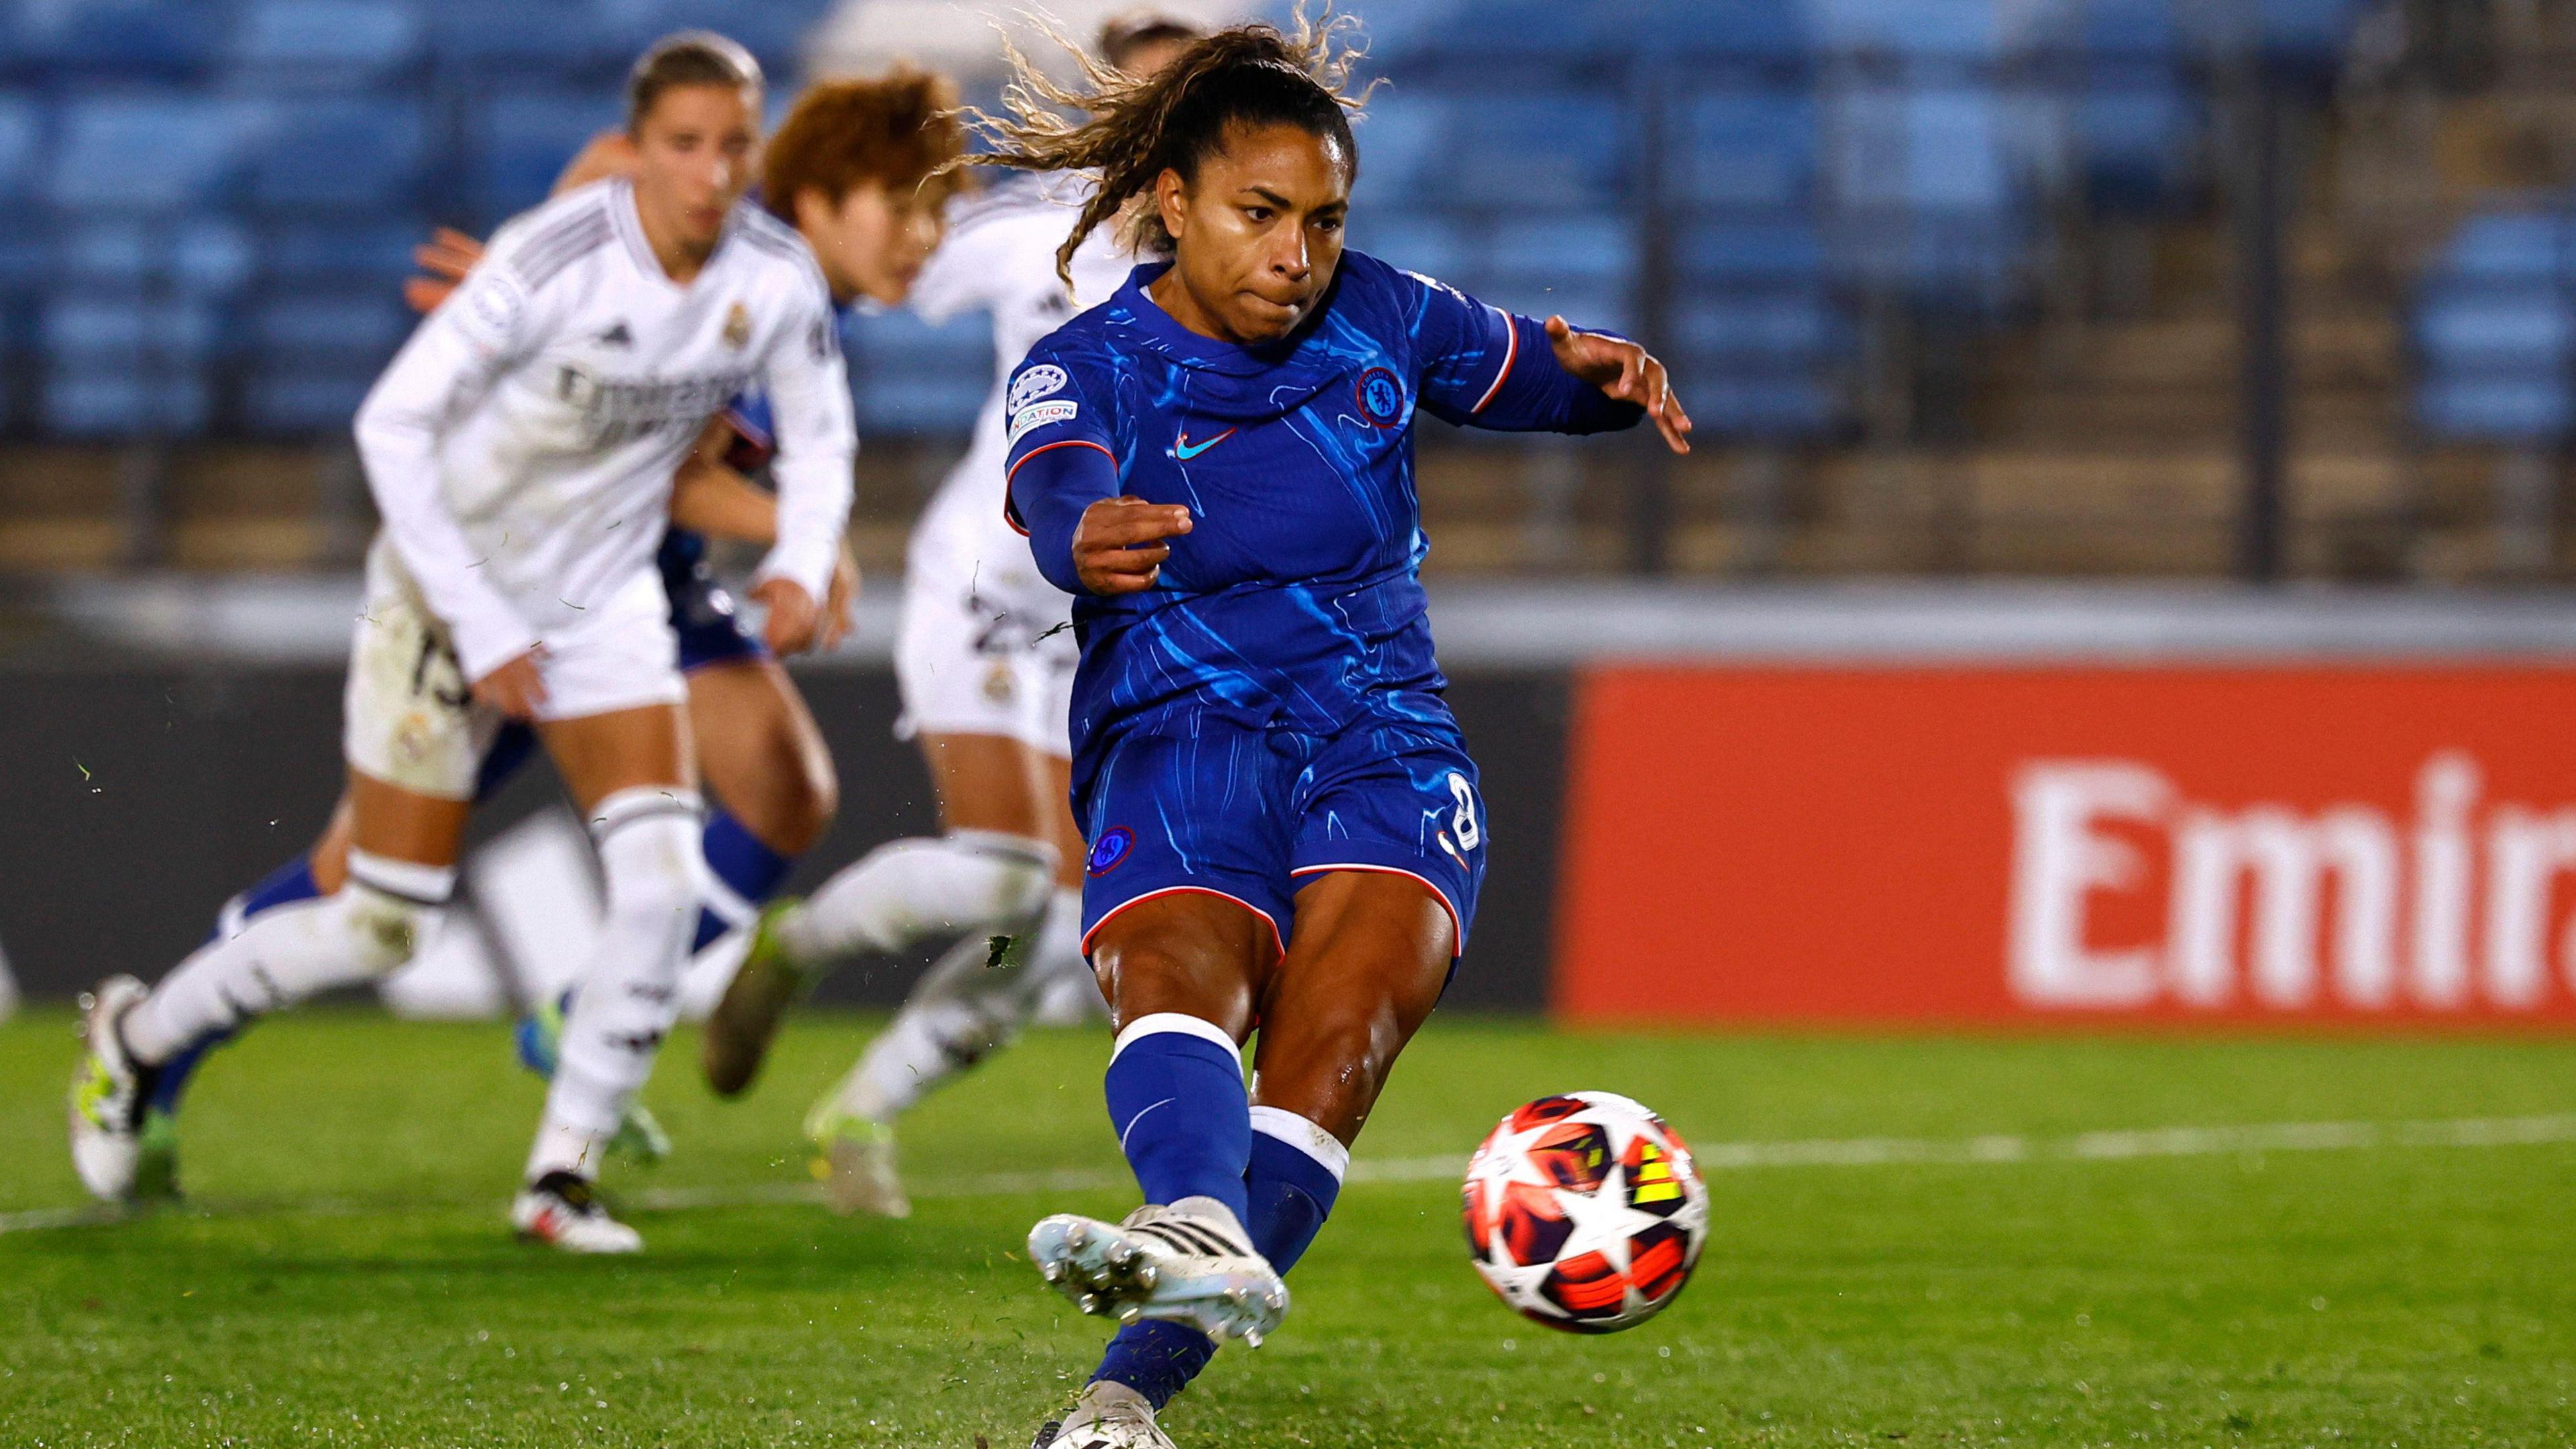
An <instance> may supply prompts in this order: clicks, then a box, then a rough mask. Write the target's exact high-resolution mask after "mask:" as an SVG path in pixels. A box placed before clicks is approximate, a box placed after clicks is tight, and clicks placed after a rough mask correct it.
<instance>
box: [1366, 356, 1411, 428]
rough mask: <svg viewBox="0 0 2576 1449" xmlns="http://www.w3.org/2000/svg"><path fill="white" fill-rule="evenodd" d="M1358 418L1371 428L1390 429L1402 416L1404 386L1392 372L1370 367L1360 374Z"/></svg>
mask: <svg viewBox="0 0 2576 1449" xmlns="http://www.w3.org/2000/svg"><path fill="white" fill-rule="evenodd" d="M1359 402H1360V417H1361V418H1363V419H1364V420H1366V421H1367V423H1368V425H1369V426H1370V427H1373V428H1391V427H1394V426H1395V425H1396V422H1397V421H1398V420H1399V419H1401V418H1402V417H1403V416H1404V384H1403V383H1400V382H1398V381H1396V379H1395V374H1394V372H1392V371H1390V370H1389V369H1387V368H1383V367H1372V368H1370V369H1369V370H1368V371H1366V372H1363V373H1361V374H1360V387H1359Z"/></svg>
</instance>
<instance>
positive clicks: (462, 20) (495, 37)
mask: <svg viewBox="0 0 2576 1449" xmlns="http://www.w3.org/2000/svg"><path fill="white" fill-rule="evenodd" d="M428 42H429V51H430V56H431V58H432V60H433V62H434V63H435V64H436V66H437V67H438V68H439V70H440V71H441V72H443V73H444V74H445V75H447V76H448V77H449V78H451V79H453V80H457V81H479V80H482V79H485V78H486V77H487V76H488V75H489V73H490V72H491V71H493V70H494V69H496V68H497V69H501V70H505V71H509V72H511V73H513V74H519V73H528V74H549V75H565V74H581V73H589V72H596V71H600V70H603V69H609V68H614V67H618V66H622V65H624V64H625V63H627V62H629V61H631V60H633V59H634V52H632V51H631V50H626V49H624V48H623V39H622V37H620V36H619V35H617V34H616V33H614V32H613V31H612V30H611V28H610V27H609V26H608V25H607V24H606V23H605V22H604V21H603V20H602V19H601V17H600V14H599V7H598V6H596V5H594V4H592V3H591V0H440V3H439V4H436V5H433V6H430V7H428Z"/></svg>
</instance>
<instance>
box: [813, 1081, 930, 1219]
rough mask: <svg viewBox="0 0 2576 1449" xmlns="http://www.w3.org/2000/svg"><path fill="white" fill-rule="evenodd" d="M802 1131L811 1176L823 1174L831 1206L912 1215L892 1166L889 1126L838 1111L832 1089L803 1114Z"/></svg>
mask: <svg viewBox="0 0 2576 1449" xmlns="http://www.w3.org/2000/svg"><path fill="white" fill-rule="evenodd" d="M805 1136H806V1139H807V1140H808V1141H810V1142H812V1143H813V1144H814V1175H815V1176H816V1177H818V1178H820V1179H822V1183H823V1202H824V1204H825V1205H826V1206H828V1207H830V1208H831V1209H832V1211H834V1212H836V1213H839V1214H841V1215H842V1216H843V1217H848V1216H850V1215H851V1214H853V1213H874V1214H876V1215H877V1216H878V1217H881V1218H908V1217H910V1216H912V1199H911V1198H909V1197H907V1196H905V1195H904V1191H903V1174H902V1173H900V1172H898V1171H897V1170H896V1169H895V1156H894V1128H893V1127H892V1126H891V1125H889V1124H887V1123H884V1122H878V1121H874V1120H872V1119H870V1118H866V1117H862V1116H859V1115H858V1114H857V1113H855V1112H849V1111H845V1110H843V1109H842V1107H841V1104H840V1096H839V1092H838V1091H837V1089H836V1090H835V1091H834V1092H833V1093H832V1094H830V1095H827V1096H825V1097H824V1098H823V1100H821V1101H819V1102H817V1103H815V1104H814V1110H813V1111H811V1112H808V1113H806V1114H805Z"/></svg>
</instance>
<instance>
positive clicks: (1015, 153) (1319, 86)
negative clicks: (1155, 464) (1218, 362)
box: [960, 6, 1374, 286]
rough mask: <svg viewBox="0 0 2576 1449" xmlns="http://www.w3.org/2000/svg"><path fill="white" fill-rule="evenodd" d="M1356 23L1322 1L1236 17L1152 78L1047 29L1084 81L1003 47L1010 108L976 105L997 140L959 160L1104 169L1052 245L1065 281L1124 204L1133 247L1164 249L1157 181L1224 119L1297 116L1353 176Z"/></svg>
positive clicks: (1288, 121)
mask: <svg viewBox="0 0 2576 1449" xmlns="http://www.w3.org/2000/svg"><path fill="white" fill-rule="evenodd" d="M1356 24H1357V22H1356V21H1353V20H1352V19H1351V18H1350V17H1348V16H1344V15H1337V14H1335V13H1333V11H1332V10H1330V9H1329V8H1327V9H1326V10H1325V11H1324V12H1323V14H1322V16H1321V17H1320V18H1318V19H1315V20H1312V21H1309V20H1308V19H1307V18H1306V16H1305V13H1304V8H1303V7H1302V6H1300V7H1299V10H1298V12H1297V14H1296V16H1295V17H1294V19H1293V20H1292V21H1291V22H1290V28H1289V29H1287V30H1285V31H1282V30H1280V29H1279V28H1278V27H1276V26H1272V25H1261V24H1256V25H1238V26H1235V27H1233V28H1231V29H1227V30H1219V31H1216V32H1214V33H1213V34H1210V35H1204V36H1201V37H1200V38H1198V39H1197V40H1194V41H1192V42H1191V43H1190V44H1189V46H1188V48H1187V49H1185V50H1183V51H1182V52H1181V53H1180V54H1179V56H1177V57H1175V58H1174V59H1173V61H1172V63H1171V64H1170V65H1168V66H1166V67H1164V68H1163V69H1162V70H1161V71H1160V72H1158V73H1157V74H1155V75H1152V76H1148V77H1137V76H1130V75H1127V74H1124V73H1122V72H1120V71H1118V70H1117V69H1115V68H1113V67H1112V66H1110V65H1109V64H1108V63H1107V62H1106V61H1104V60H1101V59H1099V58H1097V57H1094V56H1090V55H1086V54H1084V53H1083V52H1082V50H1081V49H1080V48H1079V47H1078V46H1075V45H1073V44H1071V43H1070V42H1067V41H1065V40H1064V38H1063V37H1062V36H1061V35H1054V32H1053V31H1050V32H1049V34H1050V35H1054V38H1055V39H1056V40H1057V42H1058V43H1059V44H1063V45H1064V46H1065V49H1067V50H1068V51H1071V52H1072V53H1073V55H1074V58H1075V60H1076V61H1077V62H1078V63H1079V64H1080V66H1081V68H1082V88H1081V89H1078V90H1072V89H1067V88H1065V87H1063V86H1060V85H1057V84H1056V83H1055V82H1054V81H1052V80H1050V79H1048V78H1047V77H1046V75H1045V74H1044V73H1042V72H1040V71H1039V70H1038V68H1037V67H1036V66H1035V65H1034V64H1032V63H1031V62H1030V60H1029V58H1028V57H1027V56H1026V55H1024V54H1022V53H1021V51H1020V50H1019V48H1018V47H1017V46H1009V47H1008V48H1009V51H1010V58H1011V68H1012V71H1013V72H1014V75H1015V79H1014V80H1013V81H1012V83H1011V85H1010V87H1009V89H1007V90H1005V91H1004V92H1003V93H1002V99H1003V103H1004V105H1005V107H1006V108H1007V109H1008V110H1009V111H1010V115H1009V116H1007V117H1001V116H993V115H988V114H986V113H984V112H981V111H977V112H972V113H971V118H972V119H973V121H974V123H975V125H976V127H977V129H978V130H979V131H981V132H982V134H983V135H984V137H985V139H986V140H988V141H989V142H991V144H992V147H993V149H992V150H991V151H989V152H985V153H983V154H979V155H974V156H969V157H966V158H964V160H963V161H962V162H961V163H960V164H963V165H975V166H1007V167H1011V168H1012V169H1014V170H1020V171H1041V172H1043V171H1089V172H1094V173H1096V174H1097V175H1098V176H1099V178H1100V187H1099V190H1098V191H1096V192H1094V193H1093V195H1092V198H1091V201H1090V204H1089V205H1087V206H1085V207H1083V209H1082V215H1081V217H1080V218H1079V219H1077V220H1076V221H1075V223H1074V227H1073V234H1072V235H1071V236H1069V237H1066V238H1065V242H1064V245H1063V246H1062V247H1060V248H1058V249H1057V250H1056V254H1055V260H1056V274H1057V275H1058V276H1060V277H1062V278H1064V279H1065V283H1066V285H1068V286H1070V285H1072V280H1073V254H1074V252H1075V250H1076V249H1078V248H1079V247H1080V246H1081V245H1082V243H1083V240H1084V239H1085V238H1087V237H1089V236H1090V235H1091V233H1092V232H1094V231H1095V230H1098V229H1099V227H1100V226H1101V224H1102V223H1104V222H1107V221H1109V220H1110V219H1111V218H1113V217H1118V216H1119V214H1120V213H1121V212H1124V213H1126V215H1125V217H1124V219H1123V221H1122V222H1121V224H1120V225H1121V232H1122V236H1121V239H1122V240H1123V241H1125V242H1126V244H1127V245H1128V247H1129V248H1130V249H1131V250H1134V251H1139V252H1152V253H1156V254H1160V255H1169V254H1170V253H1171V251H1172V234H1171V233H1170V232H1169V231H1167V230H1165V229H1164V226H1163V218H1162V214H1161V213H1160V212H1159V211H1158V210H1157V209H1156V208H1155V206H1154V181H1155V179H1156V178H1157V177H1159V176H1161V175H1162V174H1163V173H1164V172H1165V171H1167V170H1169V171H1177V172H1179V173H1180V174H1181V176H1182V178H1183V179H1184V180H1188V179H1192V178H1195V177H1196V176H1197V174H1198V168H1199V163H1200V162H1201V161H1202V160H1204V159H1206V158H1207V157H1208V156H1210V155H1213V154H1214V153H1215V152H1216V151H1217V150H1218V149H1220V148H1221V147H1223V146H1224V144H1225V138H1226V130H1227V128H1228V127H1230V126H1235V125H1251V126H1263V125H1290V126H1296V127H1299V128H1301V129H1303V130H1305V131H1308V132H1310V133H1312V134H1314V135H1316V136H1320V137H1323V138H1325V139H1327V140H1329V141H1332V142H1333V143H1334V144H1335V145H1336V146H1338V147H1339V148H1340V150H1341V154H1342V157H1343V161H1344V164H1345V165H1346V166H1347V167H1348V168H1349V171H1350V173H1351V175H1352V176H1353V177H1354V178H1356V177H1357V175H1358V173H1359V151H1358V148H1357V147H1355V146H1354V145H1353V144H1352V141H1351V120H1350V118H1351V117H1352V116H1353V115H1355V114H1357V113H1358V112H1359V110H1360V108H1361V107H1362V106H1363V105H1364V104H1365V103H1366V102H1367V99H1368V93H1367V91H1366V90H1363V91H1359V92H1356V93H1355V92H1353V91H1352V89H1351V83H1350V81H1351V67H1352V65H1353V64H1354V63H1355V62H1357V61H1358V60H1359V59H1360V58H1361V57H1362V56H1363V55H1364V54H1365V53H1366V52H1365V51H1364V50H1362V49H1360V48H1359V47H1357V46H1356V45H1353V44H1351V43H1350V42H1349V39H1348V37H1349V32H1350V31H1351V30H1352V29H1353V28H1354V27H1355V26H1356ZM1006 44H1007V42H1006ZM1371 89H1374V87H1371ZM1068 111H1070V112H1076V113H1079V114H1080V115H1082V116H1083V117H1084V119H1081V120H1075V119H1072V118H1071V117H1069V116H1068V115H1066V114H1065V113H1066V112H1068Z"/></svg>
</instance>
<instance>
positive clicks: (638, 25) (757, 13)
mask: <svg viewBox="0 0 2576 1449" xmlns="http://www.w3.org/2000/svg"><path fill="white" fill-rule="evenodd" d="M828 8H829V7H828V5H826V4H824V3H819V0H792V3H791V0H604V3H602V4H601V6H600V17H601V27H602V28H601V35H600V43H602V44H605V45H608V46H611V47H614V48H616V49H617V50H619V51H620V52H622V53H624V54H625V55H627V56H629V57H632V56H634V55H636V54H638V53H640V52H642V51H643V49H644V48H645V47H646V46H648V45H651V44H652V43H653V42H654V41H656V40H659V39H660V38H662V37H663V36H665V35H668V34H670V33H671V32H673V31H675V30H713V31H718V32H720V33H722V34H725V35H728V36H731V37H733V39H735V40H737V41H739V42H741V43H742V44H743V46H744V47H746V48H747V49H749V50H750V51H751V53H752V54H753V55H756V56H758V57H759V58H760V62H761V64H762V66H763V67H765V68H766V69H768V70H769V71H771V72H773V73H774V74H775V75H776V76H777V77H779V79H780V82H781V85H780V88H781V89H784V88H785V87H784V81H785V78H786V77H787V76H789V75H791V74H792V73H793V71H794V68H795V63H796V55H797V50H798V48H799V47H800V46H801V45H802V44H803V43H804V39H805V32H806V31H807V30H809V29H811V28H812V27H813V25H814V22H815V21H817V20H819V19H821V18H822V15H823V12H824V11H825V10H826V9H828ZM966 23H969V24H973V23H977V22H974V21H973V20H971V19H969V20H967V21H966Z"/></svg>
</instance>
